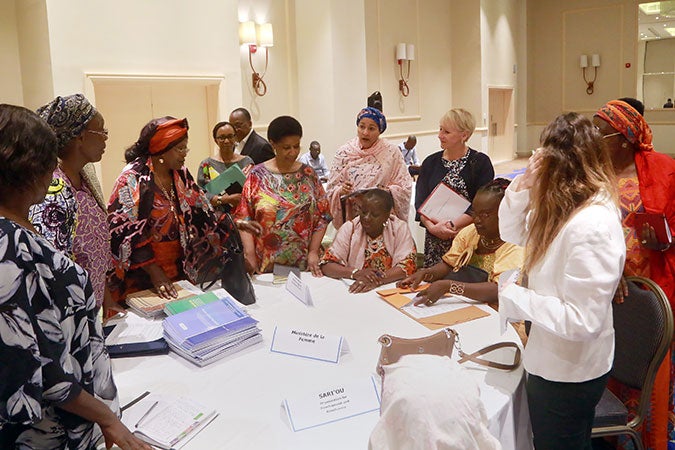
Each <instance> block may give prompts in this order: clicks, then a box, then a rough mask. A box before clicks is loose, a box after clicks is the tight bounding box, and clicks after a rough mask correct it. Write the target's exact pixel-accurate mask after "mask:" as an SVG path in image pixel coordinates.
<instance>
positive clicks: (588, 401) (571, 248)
mask: <svg viewBox="0 0 675 450" xmlns="http://www.w3.org/2000/svg"><path fill="white" fill-rule="evenodd" d="M541 146H542V148H540V149H538V150H537V151H536V152H535V154H534V155H533V156H532V157H531V158H530V161H529V163H528V166H527V170H526V172H525V174H523V175H522V176H520V177H518V178H516V179H515V180H514V182H513V183H511V185H510V186H509V188H508V189H507V191H506V195H505V197H504V200H503V201H502V203H501V205H500V208H499V229H500V235H501V237H502V239H504V240H505V241H508V242H512V243H514V244H517V245H523V246H525V248H526V249H525V264H524V268H523V274H522V276H521V277H519V278H518V279H516V277H511V278H510V279H508V280H506V279H502V280H501V281H500V292H499V314H500V316H501V318H502V321H503V323H505V322H506V321H516V320H527V321H530V322H531V323H532V327H531V330H530V334H529V340H528V344H527V347H526V348H525V351H524V360H523V364H524V366H525V369H526V371H527V373H528V379H527V393H528V404H529V409H530V419H531V422H532V430H533V433H534V445H535V447H536V448H537V449H565V450H573V449H590V448H591V428H592V424H593V416H594V410H595V405H596V404H597V402H598V401H599V400H600V397H601V395H602V392H603V389H604V387H605V384H606V382H607V376H608V372H609V371H610V369H611V366H612V360H613V357H614V328H613V323H612V298H613V296H614V292H615V290H616V288H617V285H618V283H619V278H620V277H621V273H622V270H623V264H624V258H625V243H624V238H623V233H622V229H621V218H620V213H619V209H618V206H617V200H616V198H617V195H616V191H615V187H614V173H613V170H612V164H611V161H610V158H609V155H608V154H607V150H606V148H605V146H604V145H603V142H602V135H601V134H600V133H599V132H598V130H597V129H596V128H595V127H594V126H593V124H592V123H591V122H590V120H588V119H587V118H585V117H583V116H582V115H580V114H577V113H566V114H563V115H561V116H559V117H557V118H556V119H555V120H554V121H553V122H552V123H550V124H549V125H548V126H547V127H546V128H545V129H544V131H543V132H542V135H541Z"/></svg>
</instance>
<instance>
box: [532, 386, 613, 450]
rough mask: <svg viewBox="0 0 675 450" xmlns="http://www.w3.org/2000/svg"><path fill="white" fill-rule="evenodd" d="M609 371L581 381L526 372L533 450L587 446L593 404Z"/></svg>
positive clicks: (584, 448)
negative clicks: (564, 381) (564, 380)
mask: <svg viewBox="0 0 675 450" xmlns="http://www.w3.org/2000/svg"><path fill="white" fill-rule="evenodd" d="M608 377H609V374H605V375H603V376H601V377H599V378H596V379H594V380H589V381H584V382H582V383H560V382H555V381H548V380H545V379H544V378H542V377H539V376H537V375H532V374H528V375H527V384H526V386H527V404H528V407H529V409H530V421H531V422H532V432H533V433H534V448H535V449H536V450H558V449H560V450H590V449H591V448H592V447H591V429H592V428H593V418H594V417H595V405H597V404H598V402H599V401H600V397H602V392H603V391H604V389H605V386H606V385H607V378H608Z"/></svg>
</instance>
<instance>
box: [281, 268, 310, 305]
mask: <svg viewBox="0 0 675 450" xmlns="http://www.w3.org/2000/svg"><path fill="white" fill-rule="evenodd" d="M286 290H287V291H288V292H290V293H291V294H293V297H295V298H297V299H298V300H300V301H301V302H302V303H304V304H305V305H307V306H314V301H312V294H311V292H309V286H308V285H307V284H306V283H305V282H304V281H302V280H301V279H300V278H299V277H298V276H297V275H295V274H294V273H293V272H289V273H288V279H287V280H286Z"/></svg>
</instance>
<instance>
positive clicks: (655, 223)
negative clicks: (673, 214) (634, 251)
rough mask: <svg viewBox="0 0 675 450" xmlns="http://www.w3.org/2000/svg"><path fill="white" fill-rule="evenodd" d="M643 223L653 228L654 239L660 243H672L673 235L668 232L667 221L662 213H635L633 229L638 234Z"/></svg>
mask: <svg viewBox="0 0 675 450" xmlns="http://www.w3.org/2000/svg"><path fill="white" fill-rule="evenodd" d="M645 223H648V224H649V225H651V226H652V228H654V232H655V233H656V239H658V241H659V242H660V243H662V244H672V243H673V235H672V234H671V233H670V227H669V226H668V221H667V220H666V216H665V215H664V214H656V213H635V222H634V224H635V231H637V234H638V236H640V234H641V232H642V227H643V226H644V224H645Z"/></svg>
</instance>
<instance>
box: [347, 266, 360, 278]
mask: <svg viewBox="0 0 675 450" xmlns="http://www.w3.org/2000/svg"><path fill="white" fill-rule="evenodd" d="M358 271H359V269H354V270H352V274H351V275H350V276H349V278H351V279H352V280H353V279H354V275H356V272H358Z"/></svg>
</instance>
